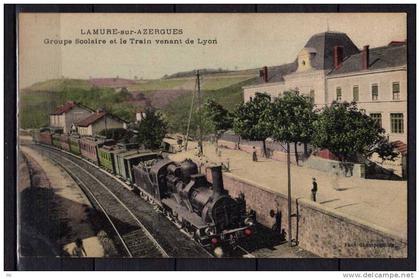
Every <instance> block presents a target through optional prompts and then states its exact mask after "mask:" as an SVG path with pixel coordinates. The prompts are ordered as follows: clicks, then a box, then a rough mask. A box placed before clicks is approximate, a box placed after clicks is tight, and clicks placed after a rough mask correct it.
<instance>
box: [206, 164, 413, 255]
mask: <svg viewBox="0 0 420 279" xmlns="http://www.w3.org/2000/svg"><path fill="white" fill-rule="evenodd" d="M207 177H208V179H209V180H210V181H211V174H210V172H209V171H207ZM223 179H224V186H225V189H226V190H228V191H229V194H230V195H232V196H233V197H237V196H239V194H240V193H243V194H244V195H245V199H246V202H247V207H248V208H249V209H253V210H255V211H256V213H257V221H258V222H259V223H261V224H262V225H264V226H266V227H268V228H272V226H273V225H274V224H275V222H276V218H275V217H272V215H270V211H273V212H279V214H280V216H281V221H280V223H281V228H282V229H284V230H285V231H286V232H287V228H288V218H287V196H286V195H283V194H281V193H275V192H273V191H270V190H268V189H264V188H263V187H262V186H259V185H256V184H255V183H253V182H251V181H247V180H245V179H242V178H239V177H236V176H234V175H232V174H230V173H224V175H223ZM292 214H294V217H292V238H293V239H295V240H296V241H297V242H298V245H299V246H300V247H301V248H303V249H305V250H307V251H309V252H312V253H314V254H317V255H319V256H321V257H328V258H330V257H340V258H403V257H407V240H406V239H405V238H400V237H398V236H396V235H394V234H393V233H392V232H389V231H388V230H386V229H384V228H382V227H377V226H374V225H372V224H367V223H365V222H363V221H362V220H359V219H357V218H355V217H353V216H347V215H345V214H343V213H339V212H337V211H334V210H333V209H330V208H327V207H325V206H322V205H320V204H317V203H314V202H312V201H309V200H306V199H302V198H301V199H294V198H292ZM297 220H299V221H298V222H297Z"/></svg>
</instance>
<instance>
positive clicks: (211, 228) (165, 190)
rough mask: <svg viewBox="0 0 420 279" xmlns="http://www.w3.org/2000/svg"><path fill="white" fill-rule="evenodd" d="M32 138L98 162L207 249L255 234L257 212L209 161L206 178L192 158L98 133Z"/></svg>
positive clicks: (223, 246) (41, 134) (230, 245)
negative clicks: (172, 157)
mask: <svg viewBox="0 0 420 279" xmlns="http://www.w3.org/2000/svg"><path fill="white" fill-rule="evenodd" d="M33 141H34V142H35V143H39V144H44V145H51V146H54V147H55V148H59V149H62V150H65V151H67V152H71V153H73V154H74V155H77V156H80V157H83V158H84V159H86V160H88V161H90V162H92V163H94V164H96V165H97V166H98V167H101V168H102V169H104V170H105V171H107V172H109V173H110V174H112V175H115V176H116V177H118V178H120V179H121V180H123V181H125V183H127V184H128V185H130V186H131V188H132V189H133V190H134V191H135V192H137V193H139V195H140V196H141V197H142V198H143V199H145V200H147V201H148V202H149V203H151V204H152V205H153V206H154V207H155V209H156V210H158V211H159V212H161V213H162V214H164V215H165V216H166V217H167V218H168V219H169V220H171V221H172V222H173V223H174V224H175V225H176V226H177V227H178V228H179V229H180V230H182V231H183V232H184V233H186V234H188V235H189V236H190V237H191V238H192V239H194V240H195V241H196V242H198V243H199V244H200V245H202V246H204V247H206V248H209V250H211V249H212V250H213V252H214V251H217V249H219V251H220V249H221V251H225V250H226V249H231V248H235V247H236V246H237V245H239V244H240V243H241V242H242V241H246V240H247V239H249V238H251V237H252V236H253V235H254V234H255V214H254V213H253V211H252V210H251V211H247V208H246V201H245V198H244V196H243V195H240V196H239V197H237V198H233V197H231V196H230V195H229V192H228V191H227V190H226V189H225V188H224V185H223V175H222V168H221V166H217V165H215V166H211V167H209V168H208V169H207V170H209V174H210V175H209V180H211V181H209V180H208V179H207V176H206V175H205V174H202V173H200V170H199V167H198V165H197V164H196V163H195V162H193V161H192V160H190V159H186V160H184V161H182V162H175V161H172V160H170V159H168V158H165V157H164V156H163V155H162V151H151V150H145V149H142V148H140V147H139V146H138V144H121V143H116V142H115V141H113V140H110V139H105V138H99V137H88V136H85V137H80V136H77V135H65V134H54V133H52V132H49V131H35V132H34V133H33Z"/></svg>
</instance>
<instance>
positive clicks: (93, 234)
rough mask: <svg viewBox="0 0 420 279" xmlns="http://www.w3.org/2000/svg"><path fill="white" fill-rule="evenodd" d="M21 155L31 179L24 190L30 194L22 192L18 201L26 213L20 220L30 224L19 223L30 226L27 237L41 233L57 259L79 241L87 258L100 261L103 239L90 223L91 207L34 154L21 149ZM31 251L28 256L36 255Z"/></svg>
mask: <svg viewBox="0 0 420 279" xmlns="http://www.w3.org/2000/svg"><path fill="white" fill-rule="evenodd" d="M21 151H22V152H23V153H24V155H25V157H26V158H27V162H28V165H29V169H30V173H31V177H32V187H31V188H30V189H29V190H26V191H30V192H31V193H30V194H26V193H23V192H22V193H23V195H21V199H20V201H21V208H22V211H26V212H25V214H23V217H24V218H25V219H29V218H30V219H31V221H29V220H22V221H21V223H22V226H24V224H27V223H30V224H31V225H32V232H31V233H29V235H31V234H34V231H41V235H43V237H44V239H46V240H48V242H49V243H50V246H53V247H55V249H56V252H55V253H56V254H57V253H58V254H59V255H61V256H65V255H70V254H71V252H72V250H73V248H74V247H75V243H74V241H75V240H76V239H77V238H81V239H82V240H83V245H84V248H85V250H86V254H87V256H88V257H103V256H104V254H105V251H104V249H103V246H102V244H101V239H103V236H101V238H100V237H98V236H97V233H98V230H97V229H96V228H95V226H94V224H93V223H92V220H90V218H91V217H92V214H91V213H92V205H91V204H90V202H89V200H88V199H87V198H86V196H85V195H84V193H83V192H82V191H81V190H80V188H79V187H78V185H77V184H76V183H75V182H74V181H73V179H72V178H71V177H70V176H69V175H68V174H67V173H65V172H64V171H63V170H62V169H61V168H59V167H57V166H55V165H54V164H53V163H52V162H51V161H49V160H48V159H47V158H45V157H43V156H41V155H40V154H39V153H38V152H36V151H35V150H33V149H31V148H28V147H26V146H21ZM29 209H30V211H29V212H28V210H29ZM34 213H35V214H34ZM36 213H38V214H36ZM31 250H32V252H31V253H32V254H31V255H33V254H35V255H38V252H39V251H37V249H36V248H35V249H31ZM44 253H47V252H46V251H43V252H42V254H44ZM107 254H109V252H108V251H107Z"/></svg>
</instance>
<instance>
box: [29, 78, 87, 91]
mask: <svg viewBox="0 0 420 279" xmlns="http://www.w3.org/2000/svg"><path fill="white" fill-rule="evenodd" d="M91 87H92V86H91V84H90V83H89V81H88V80H83V79H51V80H47V81H41V82H37V83H35V84H33V85H31V86H30V87H29V88H25V89H23V91H50V92H58V91H62V90H64V89H66V88H80V89H89V88H91Z"/></svg>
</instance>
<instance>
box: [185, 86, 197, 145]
mask: <svg viewBox="0 0 420 279" xmlns="http://www.w3.org/2000/svg"><path fill="white" fill-rule="evenodd" d="M196 87H197V79H196V80H195V85H194V92H193V93H192V98H191V106H190V115H189V117H188V123H187V134H186V135H185V145H184V150H185V151H187V150H188V138H189V136H190V124H191V117H192V112H193V109H194V97H195V90H196Z"/></svg>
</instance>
